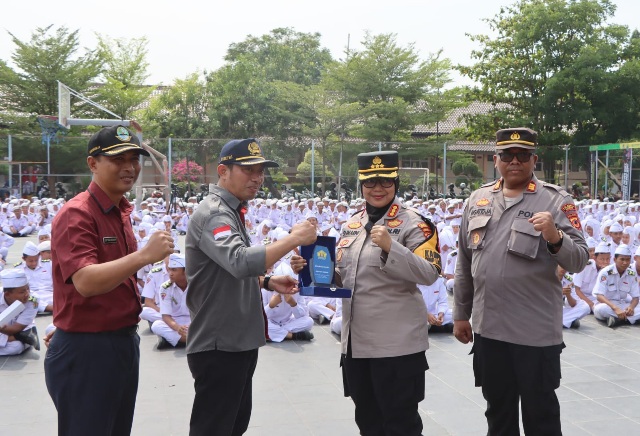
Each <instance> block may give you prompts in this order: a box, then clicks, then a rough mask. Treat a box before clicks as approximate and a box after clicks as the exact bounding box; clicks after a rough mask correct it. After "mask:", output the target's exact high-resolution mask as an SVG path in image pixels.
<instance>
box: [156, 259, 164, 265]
mask: <svg viewBox="0 0 640 436" xmlns="http://www.w3.org/2000/svg"><path fill="white" fill-rule="evenodd" d="M162 262H164V261H163V260H159V261H157V262H156V263H154V265H160V264H162Z"/></svg>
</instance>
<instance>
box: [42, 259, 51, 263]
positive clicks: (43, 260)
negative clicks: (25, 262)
mask: <svg viewBox="0 0 640 436" xmlns="http://www.w3.org/2000/svg"><path fill="white" fill-rule="evenodd" d="M40 262H45V263H46V262H51V259H40Z"/></svg>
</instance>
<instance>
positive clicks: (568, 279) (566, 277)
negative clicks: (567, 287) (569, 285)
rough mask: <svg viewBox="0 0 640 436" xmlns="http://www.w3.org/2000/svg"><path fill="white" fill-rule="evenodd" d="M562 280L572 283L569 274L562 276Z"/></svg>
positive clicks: (571, 277)
mask: <svg viewBox="0 0 640 436" xmlns="http://www.w3.org/2000/svg"><path fill="white" fill-rule="evenodd" d="M564 279H565V280H566V281H568V282H572V281H573V276H572V275H571V274H569V273H567V274H565V275H564Z"/></svg>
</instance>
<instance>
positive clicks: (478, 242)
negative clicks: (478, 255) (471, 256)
mask: <svg viewBox="0 0 640 436" xmlns="http://www.w3.org/2000/svg"><path fill="white" fill-rule="evenodd" d="M490 219H491V217H490V216H480V217H477V218H473V219H472V220H470V221H469V225H468V226H467V246H468V247H469V248H470V249H472V250H482V247H483V246H484V237H485V234H486V233H487V225H488V224H489V220H490Z"/></svg>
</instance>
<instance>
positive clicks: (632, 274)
mask: <svg viewBox="0 0 640 436" xmlns="http://www.w3.org/2000/svg"><path fill="white" fill-rule="evenodd" d="M627 274H629V275H630V276H635V275H636V272H635V271H634V270H633V269H631V268H629V269H628V270H627Z"/></svg>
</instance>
